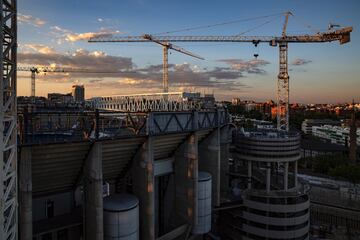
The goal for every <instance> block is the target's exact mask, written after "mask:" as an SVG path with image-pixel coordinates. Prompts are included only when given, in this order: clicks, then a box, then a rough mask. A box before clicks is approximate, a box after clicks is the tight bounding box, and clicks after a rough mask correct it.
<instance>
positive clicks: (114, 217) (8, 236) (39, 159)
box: [0, 0, 360, 240]
mask: <svg viewBox="0 0 360 240" xmlns="http://www.w3.org/2000/svg"><path fill="white" fill-rule="evenodd" d="M16 15H17V8H16V0H3V1H1V16H2V18H1V26H2V35H1V44H2V48H1V49H2V54H1V58H2V59H1V68H2V71H1V72H2V84H1V86H0V87H1V93H2V97H1V98H0V99H1V115H0V121H1V128H2V131H0V132H1V134H2V135H1V139H2V140H1V151H2V154H1V156H2V158H1V159H0V162H1V168H0V171H1V172H0V176H1V185H0V186H1V189H0V190H1V191H0V194H1V197H0V199H1V204H0V226H1V227H0V239H4V240H13V239H20V240H50V239H57V240H65V239H69V240H75V239H76V240H78V239H86V240H102V239H106V240H107V239H109V240H110V239H113V240H115V239H118V240H120V239H121V240H127V239H128V240H130V239H131V240H137V239H142V240H171V239H174V240H175V239H233V240H235V239H272V240H275V239H294V240H295V239H296V240H300V239H310V224H311V218H312V217H313V216H312V212H313V213H316V214H317V215H316V216H317V218H322V219H323V220H324V221H328V220H329V219H328V218H327V217H326V216H325V215H326V214H327V213H328V211H332V210H333V209H334V208H336V207H334V206H331V205H329V204H327V205H326V204H322V203H323V202H322V201H320V200H318V201H317V202H316V203H315V202H314V203H313V202H312V200H311V197H310V192H309V191H310V189H309V186H308V185H306V184H304V183H302V182H301V181H299V180H298V161H299V159H300V138H301V136H300V135H299V133H297V132H293V131H291V130H290V129H289V74H288V71H289V70H288V45H291V44H296V43H314V44H316V43H323V44H325V43H327V42H332V41H338V42H339V43H340V44H345V43H347V42H349V41H350V33H351V32H352V27H345V28H340V27H336V26H330V27H329V29H328V31H326V32H319V33H316V34H314V35H288V34H287V32H286V29H287V25H288V21H289V17H291V16H292V13H290V12H286V13H284V14H283V16H284V23H283V29H282V35H281V36H276V37H274V36H241V35H235V36H223V35H218V36H152V35H151V34H145V35H142V36H128V37H126V36H110V37H108V36H99V37H95V38H91V39H89V42H90V43H91V44H96V43H109V44H110V43H121V42H140V43H144V42H148V43H149V44H153V43H156V44H159V45H161V47H162V49H163V79H162V81H163V84H162V86H163V87H162V88H163V91H162V92H160V93H146V94H131V95H112V96H98V97H94V98H91V99H88V100H87V101H86V102H85V101H84V100H82V98H83V95H84V92H83V91H84V89H83V88H81V87H80V88H79V87H76V86H74V88H73V92H74V94H78V95H80V96H82V97H80V98H78V100H77V101H79V102H81V101H83V103H81V104H78V105H76V106H75V107H72V108H66V107H64V108H60V107H48V106H40V105H39V104H36V92H35V89H36V84H35V78H36V75H37V74H38V73H40V72H46V73H49V74H51V73H57V72H82V73H84V74H86V73H89V71H87V70H84V69H70V68H61V67H56V68H54V67H48V66H42V67H41V66H40V67H34V66H29V67H24V66H21V67H17V58H16V55H17V18H16ZM173 42H224V43H227V42H237V43H250V44H253V45H255V46H257V45H258V44H263V43H265V44H268V45H269V46H270V47H277V48H278V49H279V72H278V79H277V128H276V129H273V130H269V131H268V130H261V131H260V130H259V131H252V130H244V129H239V128H237V126H235V125H234V124H233V123H232V122H231V118H230V115H229V112H228V110H227V108H226V107H225V106H223V105H221V104H219V103H217V102H216V101H215V98H214V96H213V95H205V96H202V95H201V94H200V93H198V92H172V91H169V89H170V88H171V77H170V79H169V75H168V50H169V49H172V50H174V51H176V52H180V53H183V54H186V55H188V56H190V57H195V58H199V59H202V57H201V56H198V55H196V54H194V53H191V52H189V51H187V50H185V49H183V48H181V47H178V46H176V45H174V44H173ZM90 43H89V44H90ZM17 71H26V72H30V73H31V97H30V101H29V102H27V103H26V104H23V105H21V106H20V105H19V106H17V102H16V99H17V98H16V97H17V95H16V85H17V84H16V83H17V82H16V81H17V79H16V74H17ZM97 73H101V72H97ZM104 73H106V74H109V73H110V74H111V72H104ZM169 82H170V84H169ZM169 85H170V87H169ZM235 190H236V191H235ZM346 211H348V209H340V208H336V211H335V212H336V214H335V213H334V214H335V215H336V216H335V215H334V216H335V217H334V216H333V219H330V220H329V221H337V222H338V224H341V223H340V222H341V221H344V222H346V224H347V225H349V224H350V225H351V228H353V229H358V228H360V212H359V211H357V212H352V213H351V214H349V213H348V212H346ZM314 216H315V215H314Z"/></svg>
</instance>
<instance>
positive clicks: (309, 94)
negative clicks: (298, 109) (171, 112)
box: [18, 0, 360, 103]
mask: <svg viewBox="0 0 360 240" xmlns="http://www.w3.org/2000/svg"><path fill="white" fill-rule="evenodd" d="M288 10H290V11H292V12H293V14H294V16H293V17H290V20H289V26H288V34H314V33H315V32H317V31H327V27H328V24H329V22H331V23H335V24H340V25H341V26H352V27H353V28H354V30H353V33H352V36H351V42H350V43H348V44H346V45H339V43H338V42H333V43H323V44H306V43H305V44H298V43H294V44H290V46H289V69H290V71H289V74H290V82H291V83H290V89H291V90H290V98H291V102H301V103H310V102H319V103H323V102H331V103H336V102H345V101H351V100H352V99H353V98H354V99H355V100H356V101H360V78H359V76H360V65H359V63H360V34H359V32H358V29H359V24H360V14H359V12H360V1H358V0H345V1H340V0H337V1H335V0H327V1H313V0H312V1H309V0H303V1H295V0H283V1H280V0H274V1H267V0H258V1H236V0H234V1H224V0H223V1H203V0H199V1H190V0H186V1H185V0H183V1H155V0H153V1H150V0H121V1H119V0H103V1H95V0H61V1H58V0H47V1H44V0H20V1H18V43H19V48H18V65H19V66H40V65H41V66H42V65H46V66H47V65H55V66H57V67H72V68H81V69H91V70H99V71H121V70H130V71H132V72H133V73H128V74H107V75H104V74H95V73H93V74H52V73H49V74H46V75H42V74H39V75H38V76H37V82H36V84H37V85H36V94H37V95H41V96H46V95H47V93H48V92H62V93H66V92H70V89H71V85H73V84H74V83H79V84H84V85H85V89H86V97H87V98H89V97H93V96H104V95H113V94H129V93H144V92H147V93H149V92H161V89H162V88H161V84H162V72H161V70H162V49H161V47H160V46H159V45H157V44H155V43H88V42H87V40H88V38H89V37H91V36H95V35H98V34H109V35H114V34H115V35H120V36H128V35H141V34H144V33H150V34H158V33H164V34H167V35H170V34H171V35H237V34H242V35H249V36H257V35H260V36H264V35H266V36H267V35H269V36H274V35H280V34H281V29H282V24H283V21H284V17H283V15H282V14H281V13H282V12H285V11H288ZM259 16H264V17H262V18H257V19H253V20H248V21H237V20H241V19H249V18H254V17H259ZM223 22H233V23H231V24H219V25H217V26H214V27H202V26H207V25H213V24H217V23H223ZM198 26H201V27H200V28H197V27H198ZM189 28H197V29H194V30H184V29H189ZM177 30H181V31H177ZM176 45H178V46H181V47H183V48H185V49H186V50H189V51H191V52H193V53H196V54H198V55H200V56H202V57H204V58H205V60H198V59H194V58H191V57H189V56H186V55H183V54H181V53H178V52H174V51H171V54H170V55H169V64H170V72H169V79H170V91H194V90H195V91H201V92H214V93H215V95H216V97H217V99H219V100H223V99H224V100H230V99H231V98H232V97H240V98H242V99H252V100H259V101H262V100H268V99H276V98H275V94H276V81H277V72H278V48H273V47H270V46H268V44H260V45H259V46H258V47H257V48H255V47H254V46H253V45H252V44H247V43H176ZM254 53H257V54H259V57H258V58H257V59H254V56H253V55H254ZM18 95H19V96H24V95H30V72H19V73H18Z"/></svg>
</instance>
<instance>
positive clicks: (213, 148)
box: [199, 128, 221, 206]
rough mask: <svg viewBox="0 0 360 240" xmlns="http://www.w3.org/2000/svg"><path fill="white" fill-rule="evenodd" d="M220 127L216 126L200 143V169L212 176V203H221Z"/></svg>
mask: <svg viewBox="0 0 360 240" xmlns="http://www.w3.org/2000/svg"><path fill="white" fill-rule="evenodd" d="M220 162H221V156H220V129H219V128H216V129H214V130H213V132H212V133H211V134H210V135H209V136H207V137H206V138H205V139H204V140H203V141H202V142H201V143H200V144H199V170H200V171H204V172H208V173H210V174H211V176H212V203H213V205H214V206H219V205H220V187H221V186H220V178H221V171H220Z"/></svg>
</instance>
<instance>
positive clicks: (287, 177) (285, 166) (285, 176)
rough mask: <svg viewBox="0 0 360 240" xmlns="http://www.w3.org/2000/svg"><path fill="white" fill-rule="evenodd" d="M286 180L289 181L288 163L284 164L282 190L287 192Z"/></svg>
mask: <svg viewBox="0 0 360 240" xmlns="http://www.w3.org/2000/svg"><path fill="white" fill-rule="evenodd" d="M288 180H289V162H286V163H285V164H284V190H285V191H287V190H288V188H289V187H288Z"/></svg>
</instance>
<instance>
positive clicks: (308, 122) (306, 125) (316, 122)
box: [301, 119, 340, 134]
mask: <svg viewBox="0 0 360 240" xmlns="http://www.w3.org/2000/svg"><path fill="white" fill-rule="evenodd" d="M323 125H330V126H340V122H339V121H335V120H331V119H305V120H304V121H303V122H302V124H301V131H303V133H305V134H312V127H313V126H323Z"/></svg>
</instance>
